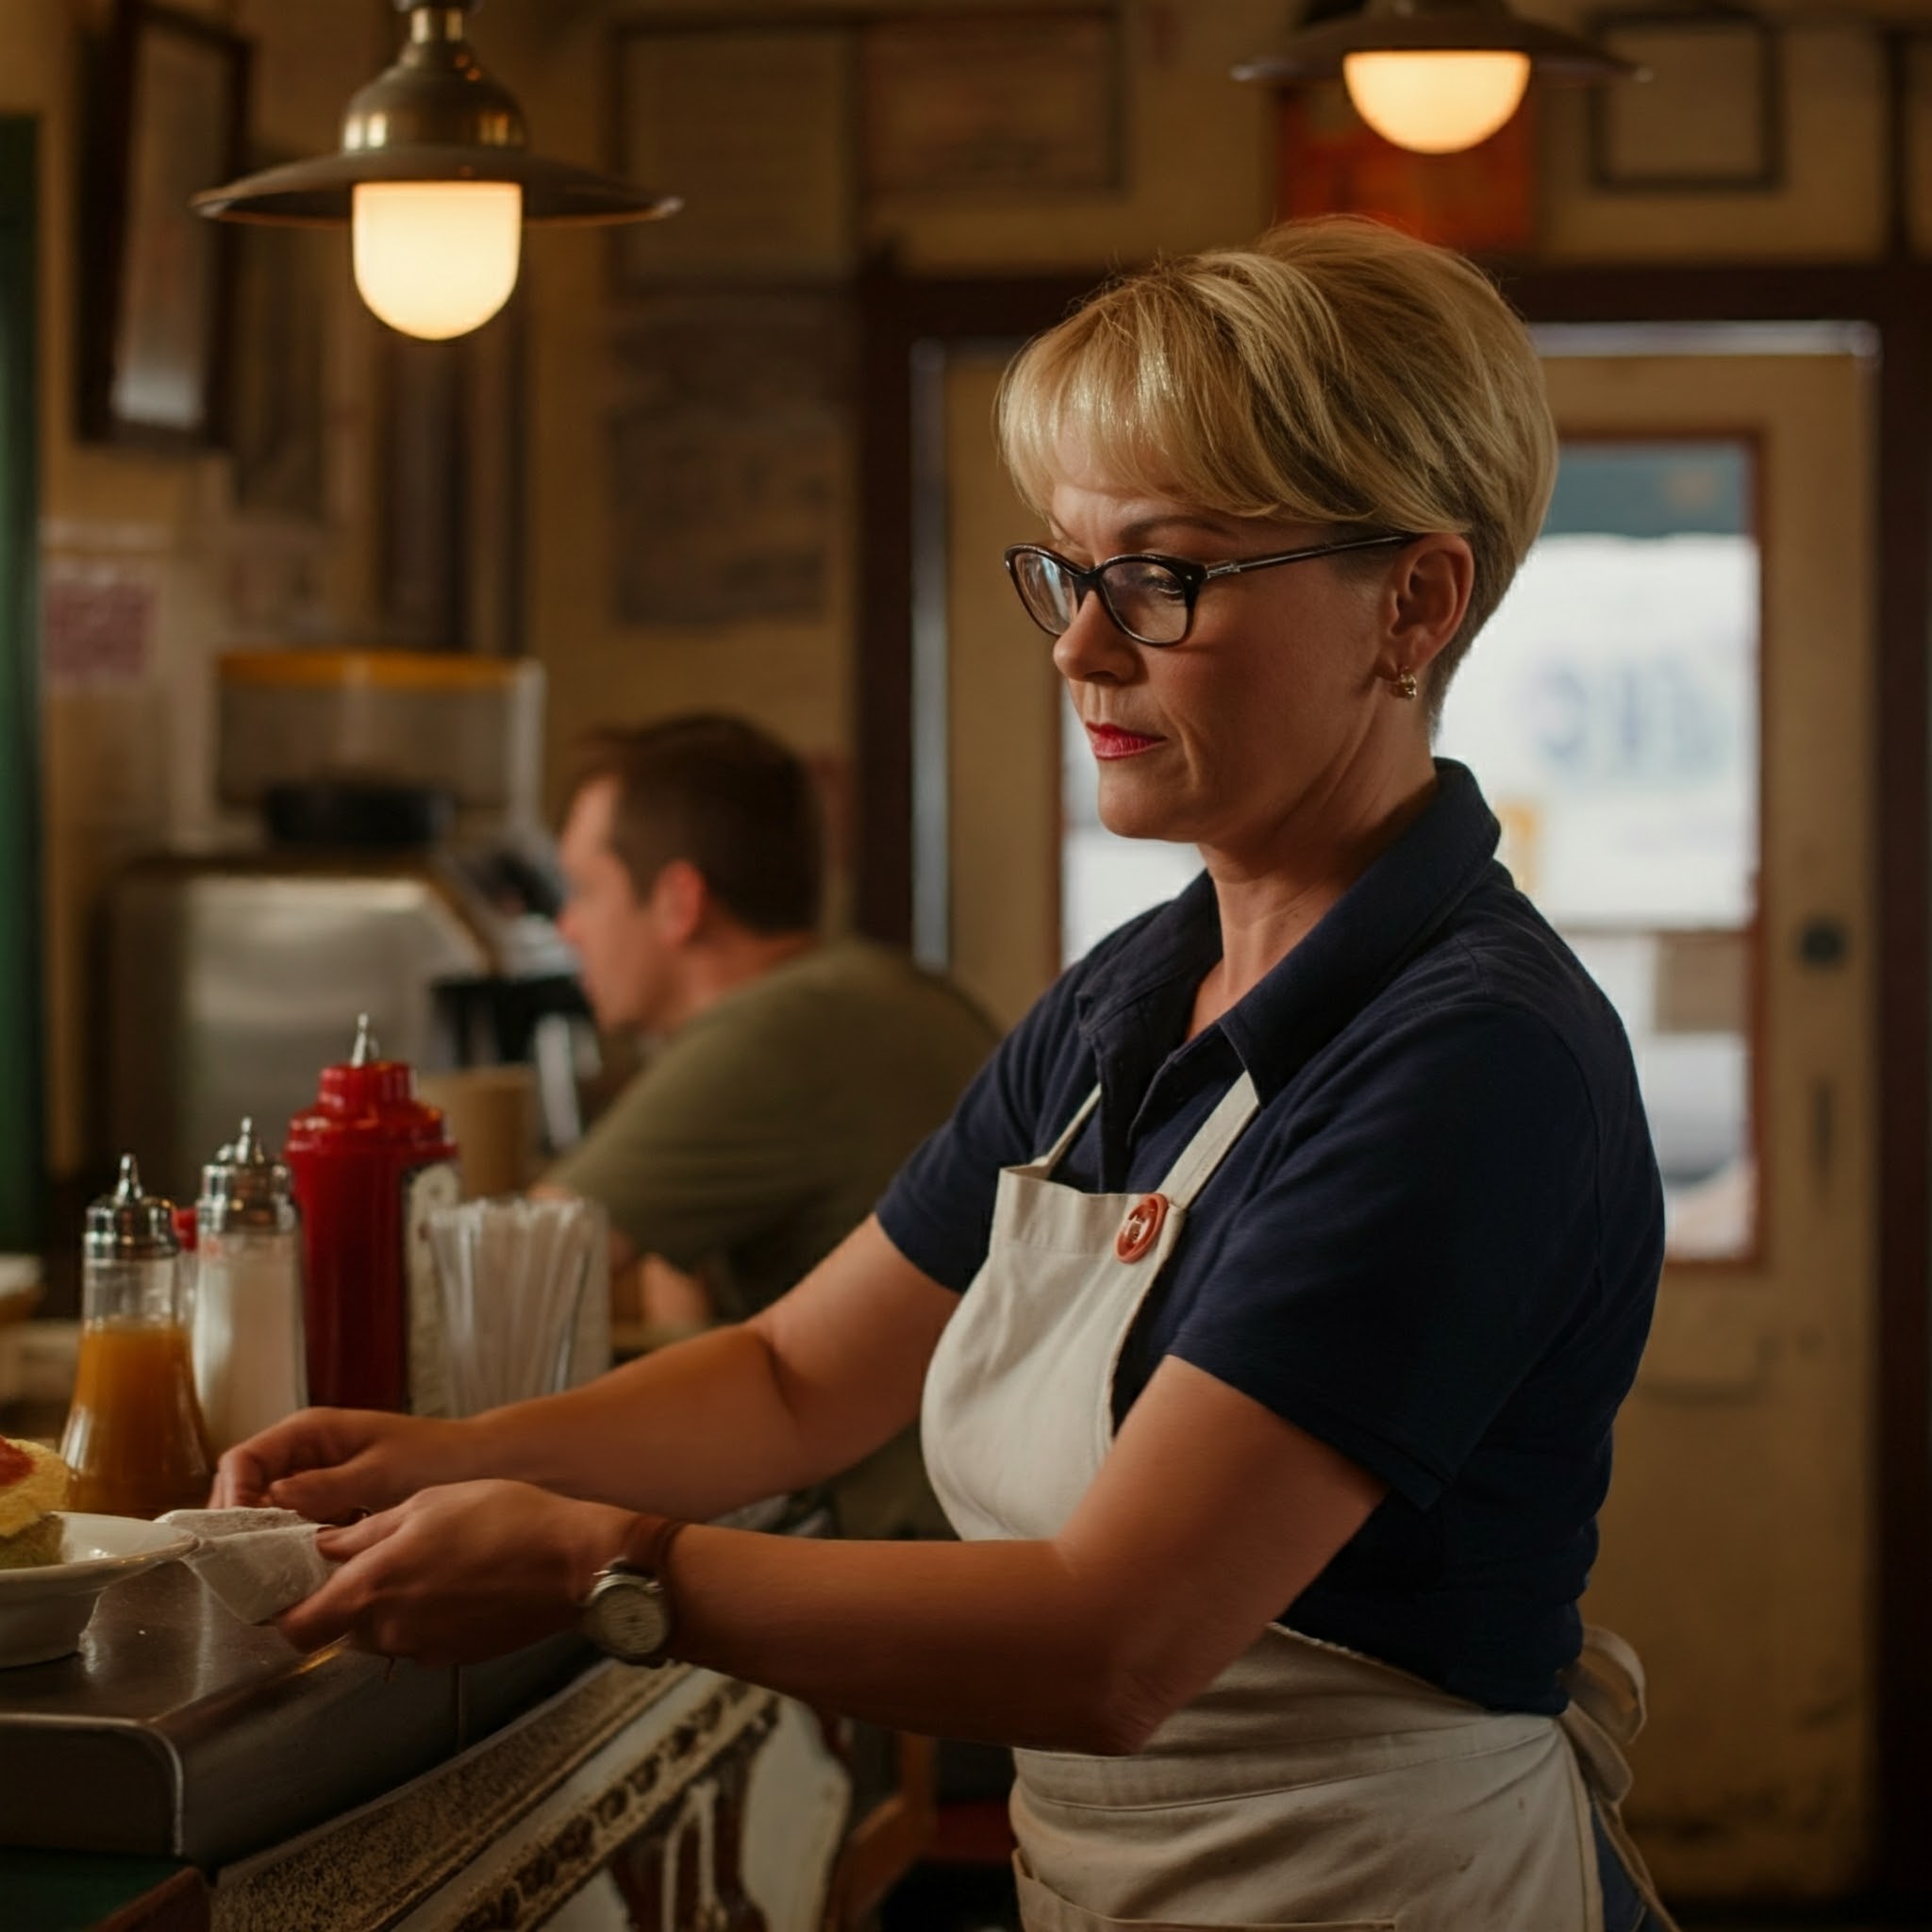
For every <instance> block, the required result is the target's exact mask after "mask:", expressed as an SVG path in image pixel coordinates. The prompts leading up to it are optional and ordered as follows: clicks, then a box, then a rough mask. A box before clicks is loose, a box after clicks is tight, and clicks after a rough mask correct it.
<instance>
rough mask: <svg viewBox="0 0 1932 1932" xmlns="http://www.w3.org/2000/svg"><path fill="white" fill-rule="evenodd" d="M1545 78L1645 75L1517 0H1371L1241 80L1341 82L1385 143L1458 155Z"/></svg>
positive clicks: (1299, 38)
mask: <svg viewBox="0 0 1932 1932" xmlns="http://www.w3.org/2000/svg"><path fill="white" fill-rule="evenodd" d="M1532 73H1534V74H1535V75H1537V77H1538V78H1539V79H1544V80H1556V81H1604V80H1624V79H1644V78H1647V77H1648V76H1647V75H1645V74H1644V72H1643V70H1642V69H1641V68H1640V67H1638V66H1636V65H1635V63H1633V62H1631V61H1628V60H1624V59H1621V58H1619V57H1618V56H1616V55H1615V54H1612V53H1610V52H1608V51H1607V49H1606V48H1603V47H1600V46H1598V45H1597V44H1596V43H1595V42H1591V41H1587V40H1584V39H1583V38H1582V37H1581V36H1580V35H1577V34H1573V33H1566V32H1565V31H1564V30H1563V29H1562V28H1560V27H1554V26H1546V25H1543V23H1542V22H1541V21H1534V20H1524V19H1523V18H1522V17H1521V16H1520V15H1519V14H1516V13H1513V12H1511V10H1510V8H1509V6H1508V0H1367V5H1365V6H1364V7H1362V8H1360V10H1359V11H1357V12H1353V13H1349V14H1345V15H1343V16H1342V17H1341V18H1340V19H1336V20H1324V21H1323V22H1322V23H1321V24H1320V25H1315V26H1310V27H1306V28H1304V29H1302V30H1301V31H1300V32H1299V33H1296V34H1294V35H1292V36H1291V38H1290V40H1289V42H1288V44H1287V46H1285V47H1284V48H1282V50H1281V51H1280V52H1279V53H1278V54H1268V55H1263V56H1262V57H1261V58H1258V59H1255V60H1246V61H1243V62H1242V63H1241V65H1240V66H1239V67H1237V68H1236V69H1235V70H1234V77H1235V78H1236V79H1237V80H1272V81H1287V82H1291V83H1292V82H1299V81H1308V80H1333V79H1335V78H1336V77H1337V76H1338V75H1339V76H1340V77H1341V81H1342V83H1343V85H1344V86H1346V87H1347V89H1348V97H1349V99H1350V100H1351V101H1353V102H1354V103H1355V107H1356V111H1357V113H1359V114H1360V115H1361V117H1362V119H1363V120H1364V121H1366V122H1367V123H1368V124H1369V125H1370V126H1371V127H1373V128H1374V130H1375V132H1376V133H1377V134H1379V135H1380V136H1381V137H1382V138H1383V139H1384V140H1385V141H1391V142H1394V143H1395V145H1396V146H1397V147H1406V148H1411V149H1413V150H1414V151H1415V152H1416V153H1418V154H1428V155H1441V154H1454V153H1456V152H1457V150H1458V149H1461V148H1467V147H1474V145H1475V144H1476V142H1479V141H1487V140H1488V139H1489V137H1490V136H1491V135H1492V134H1493V133H1495V131H1496V130H1497V129H1498V128H1499V127H1501V126H1502V125H1503V124H1504V123H1505V122H1506V121H1507V120H1508V119H1509V117H1510V115H1512V114H1513V113H1515V111H1516V109H1517V107H1518V105H1519V104H1520V103H1521V101H1522V99H1523V95H1524V89H1526V88H1527V87H1528V85H1529V80H1530V75H1531V74H1532Z"/></svg>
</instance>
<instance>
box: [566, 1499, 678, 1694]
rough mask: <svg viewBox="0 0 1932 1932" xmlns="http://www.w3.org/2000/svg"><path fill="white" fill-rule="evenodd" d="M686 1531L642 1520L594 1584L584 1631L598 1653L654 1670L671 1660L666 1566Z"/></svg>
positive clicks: (664, 1520) (667, 1522)
mask: <svg viewBox="0 0 1932 1932" xmlns="http://www.w3.org/2000/svg"><path fill="white" fill-rule="evenodd" d="M688 1526H689V1525H688V1524H683V1523H680V1522H678V1521H677V1520H676V1519H675V1517H670V1516H640V1517H639V1518H638V1519H637V1520H636V1522H635V1523H633V1524H632V1525H631V1527H630V1529H629V1531H628V1532H627V1533H626V1534H625V1539H624V1542H623V1544H622V1545H621V1546H620V1548H619V1550H618V1552H617V1555H616V1556H615V1557H612V1558H611V1559H610V1561H609V1562H608V1563H607V1564H606V1565H605V1566H604V1568H603V1569H601V1570H600V1571H598V1573H597V1574H596V1575H595V1577H594V1578H592V1579H591V1593H590V1594H589V1595H588V1596H587V1597H585V1599H584V1601H583V1604H582V1606H581V1608H582V1611H583V1631H584V1635H585V1636H586V1637H588V1638H589V1639H590V1640H591V1642H592V1643H594V1644H595V1645H596V1646H597V1648H598V1649H599V1650H602V1651H607V1652H608V1653H609V1655H610V1656H612V1657H616V1658H618V1659H619V1660H620V1661H621V1662H623V1663H627V1664H641V1665H643V1666H645V1667H646V1668H652V1669H655V1668H656V1667H657V1666H658V1664H662V1663H666V1662H668V1661H669V1660H670V1655H669V1654H670V1647H671V1633H672V1629H673V1627H674V1619H673V1617H672V1614H671V1591H670V1590H669V1589H668V1588H667V1586H666V1580H665V1574H664V1562H665V1558H666V1557H668V1556H669V1555H670V1554H671V1545H672V1544H673V1542H675V1541H676V1539H677V1537H678V1535H679V1534H680V1533H681V1532H682V1531H683V1530H684V1529H686V1528H687V1527H688Z"/></svg>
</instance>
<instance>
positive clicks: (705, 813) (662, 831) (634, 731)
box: [571, 713, 824, 933]
mask: <svg viewBox="0 0 1932 1932" xmlns="http://www.w3.org/2000/svg"><path fill="white" fill-rule="evenodd" d="M606 778H608V779H610V780H612V781H614V783H615V785H616V798H615V801H614V804H613V808H612V810H611V814H610V849H611V851H612V852H613V853H614V854H615V855H616V856H617V858H619V859H620V860H621V861H622V862H623V865H624V868H625V871H626V872H627V873H628V874H630V879H631V884H632V885H633V886H634V887H635V888H636V890H637V891H638V893H639V894H640V896H641V895H642V894H643V893H645V892H648V891H650V889H651V886H652V883H653V882H654V881H655V880H656V878H657V876H658V874H659V873H660V872H661V871H663V869H664V867H665V866H666V865H668V864H669V863H670V862H671V861H672V860H673V859H674V858H682V859H685V860H686V861H688V862H689V863H690V864H691V865H693V866H695V867H696V868H697V870H698V872H699V873H700V874H702V875H703V877H704V881H705V883H706V885H708V887H709V888H710V889H711V891H712V892H713V893H714V894H715V895H716V896H717V898H718V900H719V902H720V903H721V904H722V905H723V906H724V908H725V910H726V911H728V912H729V913H730V914H731V915H732V917H733V918H735V919H737V920H739V921H740V922H741V924H745V925H748V926H749V927H751V929H752V930H753V931H754V932H762V933H780V932H799V931H805V930H808V929H810V928H811V927H814V926H816V925H817V924H818V922H819V910H820V905H821V901H822V899H823V896H824V826H823V823H822V817H821V813H820V810H819V800H818V791H817V788H816V787H815V786H814V785H813V783H812V777H811V774H810V772H809V771H808V770H807V769H806V765H805V761H804V759H802V758H800V757H799V756H798V754H797V753H796V752H794V751H792V750H791V747H790V746H788V745H785V744H781V743H780V742H779V741H778V740H777V739H775V738H773V737H771V736H770V735H769V734H768V733H766V732H763V731H760V730H759V729H758V726H757V725H755V724H748V723H747V722H746V721H745V720H744V719H742V718H731V717H725V716H723V715H719V714H711V713H699V714H696V715H693V716H689V717H681V718H666V719H662V720H660V721H659V722H658V723H656V724H641V725H636V726H633V727H630V728H628V729H611V730H604V731H597V732H593V733H591V735H590V736H589V737H588V738H587V739H585V740H584V741H583V745H582V747H581V751H580V754H579V757H578V759H577V763H576V767H575V775H574V779H573V782H572V786H571V798H572V800H573V801H575V799H576V798H577V797H578V796H579V795H580V794H581V793H582V792H583V791H584V790H585V789H586V788H587V787H589V786H591V785H593V784H596V783H598V782H599V781H600V780H602V779H606Z"/></svg>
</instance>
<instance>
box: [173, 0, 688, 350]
mask: <svg viewBox="0 0 1932 1932" xmlns="http://www.w3.org/2000/svg"><path fill="white" fill-rule="evenodd" d="M480 4H481V0H460V4H454V5H451V4H443V5H425V4H424V0H395V7H396V11H397V12H398V13H402V14H406V15H407V16H408V38H407V39H406V40H405V42H404V44H403V49H402V52H401V53H400V54H399V55H398V56H397V57H396V59H395V62H394V64H393V65H392V66H391V67H390V68H389V70H388V71H387V72H386V73H384V74H381V75H377V76H376V78H375V80H373V81H371V82H370V83H369V85H368V86H367V87H365V88H363V89H361V90H360V92H358V93H357V94H356V95H355V96H354V97H353V98H352V99H351V100H350V102H349V105H348V108H347V110H346V111H345V112H344V114H343V116H342V145H341V152H340V153H337V154H333V155H325V156H322V157H320V158H316V159H314V160H308V161H291V162H289V163H288V164H286V165H285V166H282V167H278V168H269V169H266V170H264V171H263V172H262V173H260V174H258V175H247V176H245V177H244V178H242V180H240V181H231V182H229V183H228V184H227V185H226V186H225V187H222V188H210V189H208V190H207V191H206V192H203V193H201V194H197V195H196V196H195V197H194V201H193V206H194V207H195V208H198V209H199V210H200V211H201V213H203V214H205V215H208V216H212V217H213V218H214V219H216V220H218V221H229V222H286V223H307V224H315V225H320V224H340V223H342V222H346V223H348V224H349V225H350V228H351V242H352V251H351V252H352V255H353V258H354V263H355V272H356V286H357V288H358V290H359V291H360V292H361V295H362V299H363V301H365V302H366V303H367V304H368V305H369V307H370V308H373V309H374V310H375V313H376V314H377V315H378V316H380V317H381V318H382V320H383V321H384V322H386V323H388V324H389V325H390V326H391V327H392V328H397V329H401V330H402V331H403V332H404V333H405V334H407V335H412V336H422V337H425V338H426V339H428V340H430V341H445V340H447V339H448V338H449V337H451V336H459V335H464V334H466V333H467V332H468V331H469V330H471V329H474V328H478V327H480V326H481V325H483V324H484V323H486V322H488V321H489V320H490V318H491V316H492V315H494V314H495V313H496V311H497V310H498V309H499V308H502V307H503V305H504V303H505V302H506V301H508V299H509V293H510V291H511V290H512V289H513V288H514V287H515V286H516V279H517V264H518V258H519V257H520V255H521V253H522V245H523V228H524V224H525V223H526V222H545V223H550V222H555V223H566V222H575V223H593V222H647V221H652V220H655V219H657V218H658V217H659V216H663V215H669V214H675V212H676V211H677V209H678V208H679V206H680V205H681V204H680V203H679V202H678V200H677V199H676V197H675V196H674V195H666V194H648V193H645V192H643V191H642V190H641V189H638V188H633V187H632V186H631V185H630V183H629V182H627V181H619V180H616V179H614V178H613V177H612V176H610V175H599V174H595V173H592V172H591V170H590V169H588V168H579V167H576V166H575V165H573V164H572V163H570V162H568V161H552V160H545V159H543V158H541V157H540V156H537V155H533V154H531V153H530V151H529V149H528V147H527V146H526V145H525V142H526V139H527V137H526V134H525V126H524V117H523V113H522V110H521V109H520V108H518V107H517V104H516V102H515V101H514V100H513V99H512V98H511V96H510V94H509V93H508V91H507V90H506V89H504V88H502V87H499V86H498V85H497V83H496V82H495V81H493V80H491V78H490V76H489V75H486V74H485V73H484V72H483V69H482V67H481V66H480V65H479V63H478V62H477V59H476V57H475V54H474V53H473V52H472V51H471V48H470V43H469V41H468V39H467V37H466V34H465V26H466V22H467V16H468V15H469V14H470V13H471V12H472V11H474V10H475V6H476V5H480Z"/></svg>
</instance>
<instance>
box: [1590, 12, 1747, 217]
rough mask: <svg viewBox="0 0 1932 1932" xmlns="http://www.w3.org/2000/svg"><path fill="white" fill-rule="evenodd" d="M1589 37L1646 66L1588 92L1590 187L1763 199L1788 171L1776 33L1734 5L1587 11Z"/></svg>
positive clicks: (1619, 190)
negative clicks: (1630, 79)
mask: <svg viewBox="0 0 1932 1932" xmlns="http://www.w3.org/2000/svg"><path fill="white" fill-rule="evenodd" d="M1590 25H1591V32H1592V33H1594V34H1595V35H1596V36H1597V37H1598V38H1599V39H1600V40H1601V41H1602V42H1603V43H1604V44H1605V45H1606V46H1607V47H1608V48H1609V49H1610V50H1611V51H1612V52H1613V53H1616V54H1621V55H1622V56H1623V57H1624V58H1625V59H1626V60H1634V61H1636V62H1637V63H1638V64H1639V65H1640V66H1641V67H1644V68H1646V69H1648V70H1649V74H1650V78H1649V79H1648V80H1647V81H1645V82H1644V84H1643V85H1642V86H1641V87H1600V88H1592V89H1591V91H1590V173H1591V185H1592V186H1594V187H1595V188H1597V189H1600V190H1603V191H1605V192H1612V193H1624V194H1630V193H1637V194H1708V193H1724V192H1742V193H1752V192H1757V193H1765V192H1771V191H1773V190H1774V189H1776V188H1778V187H1780V186H1782V185H1783V181H1784V174H1785V155H1784V149H1785V132H1784V78H1783V74H1782V59H1781V55H1780V41H1779V36H1778V30H1777V27H1776V26H1775V25H1774V24H1773V23H1772V22H1770V21H1768V20H1765V19H1763V18H1762V17H1761V16H1759V15H1758V14H1756V13H1753V12H1748V11H1746V10H1745V9H1743V8H1738V7H1731V6H1716V5H1714V6H1705V7H1691V8H1626V9H1621V10H1617V11H1611V12H1606V13H1598V14H1594V15H1592V16H1591V23H1590Z"/></svg>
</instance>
